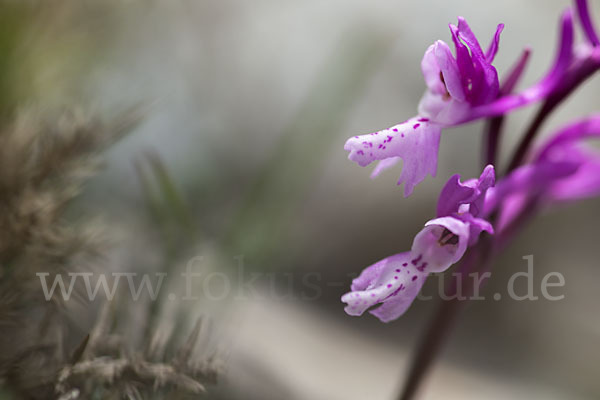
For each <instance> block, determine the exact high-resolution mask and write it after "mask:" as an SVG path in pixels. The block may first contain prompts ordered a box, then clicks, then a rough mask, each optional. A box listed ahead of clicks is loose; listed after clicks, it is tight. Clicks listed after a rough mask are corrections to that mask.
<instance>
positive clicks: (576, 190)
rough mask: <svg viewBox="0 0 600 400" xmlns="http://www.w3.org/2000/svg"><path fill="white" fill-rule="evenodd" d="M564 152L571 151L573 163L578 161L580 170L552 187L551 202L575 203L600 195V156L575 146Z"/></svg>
mask: <svg viewBox="0 0 600 400" xmlns="http://www.w3.org/2000/svg"><path fill="white" fill-rule="evenodd" d="M564 150H565V151H569V153H570V157H569V159H570V160H571V161H575V159H578V163H579V168H578V169H577V171H576V172H575V173H574V174H572V175H570V176H568V177H566V178H564V179H560V180H558V181H556V182H555V183H554V184H553V185H552V186H551V187H550V191H549V197H550V198H551V201H573V200H580V199H584V198H588V197H594V196H598V195H600V154H598V152H597V151H591V150H589V149H583V148H581V149H579V148H576V147H575V146H571V148H570V149H564Z"/></svg>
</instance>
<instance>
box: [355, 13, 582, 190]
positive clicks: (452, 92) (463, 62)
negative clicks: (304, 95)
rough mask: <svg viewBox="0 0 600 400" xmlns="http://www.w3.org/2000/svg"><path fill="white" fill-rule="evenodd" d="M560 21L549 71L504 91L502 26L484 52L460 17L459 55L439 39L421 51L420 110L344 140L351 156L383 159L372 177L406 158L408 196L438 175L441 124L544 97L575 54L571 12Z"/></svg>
mask: <svg viewBox="0 0 600 400" xmlns="http://www.w3.org/2000/svg"><path fill="white" fill-rule="evenodd" d="M561 21H562V23H561V26H562V31H561V35H560V38H561V41H560V46H559V51H558V55H557V58H556V62H555V64H554V66H553V68H552V69H551V70H550V72H549V73H548V74H547V75H546V76H545V77H544V78H543V79H542V80H541V81H540V82H539V83H538V84H536V85H534V86H532V87H530V88H528V89H525V90H524V91H523V92H521V93H517V94H504V93H502V94H501V93H500V89H499V82H498V73H497V71H496V68H495V67H494V66H493V65H492V62H493V60H494V57H495V56H496V53H497V52H498V49H499V42H500V34H501V32H502V31H503V29H504V25H503V24H500V25H498V27H497V28H496V32H495V34H494V36H493V38H492V40H491V43H490V45H489V46H488V48H487V50H486V51H485V52H484V51H483V49H482V47H481V45H480V44H479V41H478V40H477V38H476V37H475V35H474V34H473V32H472V31H471V29H470V27H469V25H468V24H467V22H466V21H465V19H464V18H462V17H459V18H458V24H457V25H452V24H451V25H450V32H451V34H452V41H453V43H454V47H455V54H456V56H455V55H454V54H453V53H452V51H451V49H450V47H449V46H448V45H447V44H446V43H445V42H443V41H441V40H438V41H436V42H435V43H434V44H432V45H431V46H429V48H428V49H427V50H426V52H425V55H424V56H423V59H422V61H421V70H422V72H423V77H424V80H425V83H426V86H427V89H426V91H425V94H424V95H423V97H422V98H421V101H420V102H419V106H418V115H417V116H415V117H413V118H410V119H408V120H407V121H405V122H403V123H401V124H398V125H396V126H393V127H391V128H389V129H384V130H382V131H378V132H373V133H370V134H366V135H360V136H354V137H352V138H350V139H348V140H347V142H346V144H345V145H344V149H345V150H346V151H348V152H349V155H348V158H349V159H350V160H351V161H354V162H356V163H357V164H359V165H360V166H366V165H369V164H370V163H372V162H374V161H380V164H379V165H378V166H377V167H376V168H375V170H374V171H373V173H372V175H371V176H372V177H376V176H378V175H379V174H380V173H381V172H382V171H383V170H385V169H387V168H390V167H392V166H394V165H395V164H397V163H398V161H399V160H402V161H403V166H402V173H401V175H400V178H399V180H398V184H399V185H400V184H403V183H404V195H405V196H409V195H410V194H411V193H412V192H413V189H414V187H415V186H416V185H417V184H419V183H420V182H421V181H423V180H424V179H425V178H426V177H427V175H431V176H435V175H436V170H437V157H438V151H439V145H440V138H441V131H442V129H443V128H445V127H449V126H453V125H459V124H463V123H466V122H469V121H472V120H475V119H479V118H486V117H490V116H496V115H501V114H504V113H506V112H508V111H510V110H512V109H514V108H517V107H521V106H525V105H527V104H530V103H531V102H534V101H537V100H540V99H541V98H543V97H544V96H547V95H548V93H550V92H551V91H552V90H554V89H555V88H556V87H557V85H558V84H559V83H560V80H561V78H562V77H563V76H564V73H565V71H566V70H567V68H568V66H569V64H570V62H571V59H572V55H573V49H572V48H573V18H572V12H571V11H570V10H569V11H567V12H566V13H565V14H564V15H563V18H562V20H561ZM525 60H526V58H525ZM519 62H522V61H521V60H520V61H519ZM521 70H522V68H521Z"/></svg>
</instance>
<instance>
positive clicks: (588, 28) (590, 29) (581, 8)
mask: <svg viewBox="0 0 600 400" xmlns="http://www.w3.org/2000/svg"><path fill="white" fill-rule="evenodd" d="M575 3H576V4H577V14H578V15H579V20H580V21H581V26H582V27H583V31H584V32H585V34H586V36H587V38H588V40H589V41H590V43H591V44H592V46H599V45H600V39H598V34H597V33H596V30H595V29H594V24H593V23H592V19H591V18H590V12H589V10H588V4H587V0H576V1H575Z"/></svg>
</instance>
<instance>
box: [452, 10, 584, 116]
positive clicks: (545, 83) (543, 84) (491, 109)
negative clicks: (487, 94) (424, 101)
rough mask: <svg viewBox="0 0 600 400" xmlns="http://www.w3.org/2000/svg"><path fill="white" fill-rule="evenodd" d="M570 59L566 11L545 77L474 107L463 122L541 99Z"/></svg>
mask: <svg viewBox="0 0 600 400" xmlns="http://www.w3.org/2000/svg"><path fill="white" fill-rule="evenodd" d="M572 59H573V14H572V12H571V10H567V11H566V12H565V13H564V14H563V16H562V19H561V33H560V46H559V50H558V54H557V56H556V61H555V63H554V66H553V67H552V69H551V70H550V71H549V72H548V73H547V74H546V76H545V77H544V78H543V79H542V80H541V81H539V82H538V83H537V84H535V85H533V86H532V87H530V88H528V89H525V90H524V91H522V92H521V93H518V94H514V95H509V96H502V97H500V98H499V99H498V100H496V101H493V102H491V103H488V104H483V105H480V106H477V107H474V108H473V110H472V113H471V114H470V116H469V117H468V118H467V119H466V120H465V121H463V122H468V121H472V120H475V119H479V118H484V117H493V116H497V115H502V114H505V113H506V112H508V111H510V110H513V109H515V108H518V107H522V106H525V105H527V104H530V103H532V102H535V101H538V100H540V99H543V98H544V97H546V96H547V95H548V94H550V93H551V92H552V91H553V90H555V89H556V87H557V86H558V85H560V84H561V82H562V80H563V79H564V74H565V72H566V71H567V68H568V67H569V65H570V63H571V60H572Z"/></svg>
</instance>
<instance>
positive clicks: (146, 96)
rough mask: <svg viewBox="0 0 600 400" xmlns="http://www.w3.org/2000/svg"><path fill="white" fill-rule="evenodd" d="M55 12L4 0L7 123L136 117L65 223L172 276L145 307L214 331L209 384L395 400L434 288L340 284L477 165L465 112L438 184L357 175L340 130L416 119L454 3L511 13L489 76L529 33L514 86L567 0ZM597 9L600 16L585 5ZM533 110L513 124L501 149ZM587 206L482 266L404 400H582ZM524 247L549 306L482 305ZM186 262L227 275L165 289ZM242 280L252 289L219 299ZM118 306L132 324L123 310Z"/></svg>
mask: <svg viewBox="0 0 600 400" xmlns="http://www.w3.org/2000/svg"><path fill="white" fill-rule="evenodd" d="M52 3H53V4H50V2H47V3H46V2H37V1H23V2H12V1H4V2H2V3H1V10H0V20H1V21H0V52H1V53H2V65H1V66H0V68H1V70H0V72H1V73H0V87H1V91H0V102H1V104H2V106H3V109H4V110H5V111H4V113H3V115H4V114H6V115H10V113H9V110H14V109H15V108H18V107H22V106H28V105H35V106H37V107H42V108H61V107H73V106H82V107H85V108H86V109H91V110H93V112H94V113H96V114H97V115H100V116H102V117H104V118H111V116H114V115H116V114H118V113H119V112H120V111H122V110H124V109H127V108H129V107H131V106H134V105H140V104H141V108H142V109H143V116H142V119H141V122H140V123H139V124H138V125H137V127H136V128H135V129H134V130H133V131H132V132H131V133H130V134H129V135H128V136H126V137H125V138H124V139H122V140H121V141H119V142H118V143H117V144H116V145H114V146H113V147H111V149H110V150H109V151H108V152H107V153H106V154H105V162H104V168H103V170H102V171H101V173H100V174H99V175H98V176H97V177H95V178H94V179H92V180H91V181H90V182H89V183H88V184H87V185H86V186H85V190H84V191H83V194H82V196H81V197H80V198H79V199H78V200H77V201H76V203H75V204H74V205H72V207H71V208H70V209H69V218H72V219H74V220H77V219H80V218H82V217H83V216H85V217H86V218H87V217H89V216H93V217H98V218H101V219H102V221H103V223H104V225H105V226H106V228H107V229H108V231H109V232H110V237H111V239H112V240H113V241H114V242H115V243H114V244H113V245H112V246H111V247H110V251H108V252H107V254H106V258H107V262H106V266H107V268H111V269H113V270H114V271H131V270H132V269H133V270H135V271H138V272H157V271H158V272H161V271H163V272H168V273H169V279H168V280H167V281H166V282H165V285H166V287H167V288H170V289H171V293H174V294H177V296H176V297H177V300H175V301H170V302H169V301H166V302H165V304H166V305H165V306H161V310H162V311H161V313H162V315H165V316H174V315H177V318H178V320H182V321H184V325H186V326H189V325H190V324H191V325H193V323H194V320H195V319H196V318H197V317H198V316H204V317H205V318H207V319H208V320H209V321H210V324H209V325H210V328H209V329H210V331H211V333H210V336H211V339H210V342H211V344H210V346H212V347H211V348H214V349H217V350H218V353H219V354H220V357H222V359H223V365H224V367H223V372H222V375H221V376H220V377H219V381H218V384H217V385H214V386H209V388H208V394H207V395H205V397H206V398H215V399H242V398H243V399H331V400H333V399H346V400H348V399H365V398H368V399H392V398H394V395H395V393H396V392H397V391H398V390H399V388H400V385H401V383H402V382H403V379H404V374H405V373H406V370H407V368H408V363H409V360H410V355H411V354H412V351H413V349H414V347H415V345H416V343H417V341H418V339H419V337H420V335H422V333H423V330H424V328H425V326H426V324H427V322H428V320H429V319H430V318H431V317H432V315H433V311H434V310H435V307H436V306H437V305H438V301H439V300H438V298H437V297H438V296H437V295H436V293H437V290H436V288H437V285H438V279H431V280H429V281H428V284H427V285H426V287H425V288H424V292H425V293H427V294H431V295H432V296H433V298H434V299H433V300H430V301H417V302H416V303H415V304H414V305H413V306H412V307H411V309H410V310H409V311H408V312H407V314H406V315H405V316H403V317H402V318H400V319H399V320H397V321H395V322H392V323H390V324H382V323H380V322H379V321H378V320H377V319H375V318H374V317H372V316H370V315H365V316H364V317H362V318H352V317H349V316H347V315H346V314H345V313H344V311H343V304H342V303H341V302H340V300H339V298H340V296H341V295H342V294H343V293H345V292H346V291H347V290H348V288H349V285H350V282H351V279H352V277H353V276H355V275H356V274H358V273H359V272H360V271H361V270H362V269H363V268H364V267H365V266H367V265H370V264H372V263H373V262H375V261H377V260H379V259H381V258H383V257H385V256H387V255H391V254H394V253H398V252H401V251H405V250H407V249H408V248H409V247H410V245H411V242H412V238H413V236H414V234H415V233H416V232H418V231H419V230H420V229H421V227H422V225H423V223H424V222H425V221H427V220H428V219H430V218H432V217H433V214H434V212H435V204H436V201H437V195H438V193H439V190H440V188H441V186H442V185H443V183H444V182H445V181H446V180H447V179H448V177H450V176H451V175H452V174H454V173H460V174H461V175H462V176H463V177H464V178H471V177H475V176H477V175H478V174H479V171H480V170H481V155H480V149H481V146H482V141H481V134H480V133H481V131H482V129H483V123H481V122H478V123H473V124H470V125H468V126H461V127H459V128H453V129H447V130H445V131H444V133H443V136H442V145H441V150H440V162H439V166H438V176H437V178H435V179H432V178H429V179H427V180H426V181H425V182H424V183H422V184H421V185H419V186H418V188H417V189H416V190H415V192H414V194H413V195H412V196H411V197H410V198H403V196H402V190H401V188H398V187H396V186H395V181H396V180H397V178H398V176H399V173H400V169H399V168H394V169H392V170H390V171H387V172H386V173H384V174H383V176H381V177H380V178H378V179H377V180H370V179H369V173H370V167H367V168H360V167H358V166H357V165H356V164H354V163H352V162H350V161H348V160H347V159H346V156H347V153H346V152H345V151H343V144H344V141H345V139H346V138H347V137H349V136H352V135H355V134H361V133H365V132H371V131H374V130H379V129H383V128H386V127H389V126H392V125H394V124H396V123H399V122H401V121H404V120H405V119H407V118H409V117H411V116H413V115H415V114H416V107H417V104H418V101H419V99H420V96H421V95H422V93H423V91H424V88H425V86H424V83H423V79H422V75H421V72H420V60H421V57H422V55H423V53H424V51H425V49H426V48H427V47H428V46H429V45H430V44H431V43H433V42H434V41H435V40H438V39H442V40H444V41H446V42H450V34H449V30H448V23H450V22H453V23H455V22H456V17H457V16H459V15H460V16H464V17H465V18H466V19H467V20H468V21H469V24H470V25H471V28H472V29H473V31H474V32H475V34H476V35H477V36H478V38H479V39H480V40H481V41H482V42H483V43H484V44H487V43H488V40H489V38H491V36H492V35H493V33H494V31H495V28H496V25H497V24H498V23H500V22H503V23H505V24H506V28H505V30H504V32H503V34H502V40H501V47H500V52H499V54H498V57H497V61H496V63H495V65H496V67H497V68H498V71H499V73H500V76H502V74H503V72H506V71H507V69H508V68H509V67H510V65H511V64H512V63H513V62H514V60H516V59H517V57H518V56H519V53H520V51H521V49H523V48H524V47H525V46H530V47H531V48H532V49H533V54H532V57H531V60H530V65H529V67H528V69H527V71H526V75H525V77H524V79H523V82H522V84H521V86H522V87H524V86H527V85H529V84H532V83H533V82H535V81H536V79H538V78H539V77H540V76H542V74H543V73H544V71H545V70H546V68H547V67H548V66H549V65H550V63H551V61H552V59H553V57H554V49H555V45H556V39H557V35H558V33H557V24H558V18H559V15H560V13H561V12H562V10H564V9H565V7H568V6H570V3H569V2H568V1H566V0H565V1H558V0H552V1H548V0H535V1H529V2H522V1H516V0H505V1H502V2H489V3H485V4H484V3H482V2H480V1H475V0H461V1H454V2H446V1H437V2H434V1H421V0H419V1H417V0H407V1H389V0H373V1H369V2H365V1H361V0H329V1H317V0H302V1H288V0H254V1H252V2H249V1H243V0H170V1H158V0H153V1H133V0H129V1H126V0H122V1H116V0H111V1H104V2H95V1H67V2H52ZM592 6H594V7H595V11H596V13H595V15H596V16H598V18H597V19H598V20H599V21H600V14H599V13H600V5H597V4H596V3H594V2H592ZM599 90H600V85H599V82H598V81H597V80H592V81H590V82H589V83H588V84H586V85H584V87H583V88H582V89H580V90H579V91H578V92H577V93H576V94H575V95H574V96H572V98H570V99H569V100H568V101H567V102H566V103H565V104H564V105H563V106H561V107H560V109H559V110H558V111H557V112H556V113H555V114H554V116H553V117H552V118H551V119H550V120H549V122H548V124H546V126H545V127H544V130H543V131H544V135H547V134H549V133H550V132H551V131H552V129H553V127H557V126H560V125H561V124H562V123H564V122H566V121H568V120H570V119H572V118H575V117H579V116H584V115H586V114H588V113H591V112H593V111H598V105H599V104H598V101H597V100H598V93H599ZM533 111H535V106H534V107H530V108H528V109H525V110H520V111H518V112H516V113H514V114H513V115H512V116H511V118H510V119H509V120H508V123H507V124H506V131H505V136H504V140H503V143H502V151H503V153H502V154H503V157H502V159H501V161H502V162H506V160H507V159H508V157H509V155H510V151H511V150H512V148H513V146H514V145H515V144H516V143H517V141H518V139H519V135H520V134H521V133H522V132H523V130H524V127H525V126H526V123H527V121H528V118H529V117H530V116H531V114H532V112H533ZM3 118H8V117H7V116H5V117H3ZM599 207H600V201H599V200H598V199H594V200H588V201H585V202H583V203H579V204H577V205H576V206H565V207H562V208H560V209H554V210H551V211H550V212H548V213H546V214H544V215H543V216H541V217H539V218H537V219H536V220H535V221H534V222H533V223H532V224H531V225H530V226H529V227H528V228H527V229H526V230H525V231H524V232H523V233H522V234H520V235H519V236H518V238H517V240H516V241H515V243H513V244H512V245H511V246H510V247H509V248H508V250H507V251H506V252H505V254H504V255H503V256H502V257H501V258H500V259H498V260H497V262H496V263H495V265H494V269H493V274H492V279H490V281H489V283H488V285H487V286H486V287H485V289H484V291H483V295H484V296H486V298H487V300H486V301H478V302H472V303H471V304H469V305H468V307H467V308H466V309H464V311H463V312H462V314H461V316H460V319H459V321H458V322H457V324H456V326H455V329H454V330H453V331H452V332H449V333H448V338H447V345H446V347H445V348H444V351H443V352H442V354H441V355H440V358H439V360H438V363H437V364H436V365H435V367H434V370H433V372H432V374H431V375H430V376H429V377H428V379H427V380H426V381H425V384H424V386H423V390H422V391H421V392H420V395H421V398H423V399H438V398H444V399H455V398H456V399H481V398H486V399H506V398H532V399H537V398H539V399H563V398H569V399H592V398H598V396H600V382H599V381H598V379H597V364H598V360H599V359H600V347H599V346H598V342H599V340H600V319H599V317H598V304H599V301H600V291H598V289H597V284H596V282H600V269H599V268H598V266H599V265H598V258H597V254H598V253H597V251H598V248H597V241H598V230H597V227H596V226H595V223H596V222H597V221H598V211H599V210H600V208H599ZM527 255H534V267H535V268H534V271H535V273H534V287H535V288H536V291H537V294H538V295H539V294H540V292H539V287H540V284H541V281H542V278H543V276H544V275H545V274H547V273H548V272H554V271H557V272H560V273H562V274H563V275H564V277H565V281H566V285H565V287H564V288H562V289H560V290H562V294H564V295H565V298H564V299H563V300H561V301H556V302H551V301H548V300H544V299H540V300H538V301H521V302H518V301H514V300H509V299H502V300H500V301H495V300H493V298H492V294H494V293H496V292H502V293H505V292H506V284H507V281H508V279H509V277H510V276H511V275H512V274H513V273H515V272H517V271H525V270H526V266H527V264H526V261H525V260H523V256H527ZM194 257H202V259H201V260H200V259H198V258H194ZM192 259H195V260H196V261H198V260H200V261H198V269H199V270H201V271H203V273H205V274H208V273H209V272H212V273H215V272H218V273H222V274H225V275H226V276H227V277H228V282H229V283H230V284H231V287H230V289H231V290H229V291H228V292H227V295H223V296H207V293H206V292H207V290H209V289H210V291H211V293H221V292H222V291H223V290H224V288H225V289H226V288H227V287H224V286H223V285H224V284H223V280H219V279H213V280H211V282H212V283H210V284H208V283H207V281H206V280H203V279H202V278H200V279H198V280H197V281H195V283H194V285H195V286H194V288H195V292H194V294H196V295H198V296H199V297H200V299H199V300H197V301H180V298H181V297H182V296H183V294H184V293H185V288H184V287H183V284H182V282H181V279H180V275H179V274H180V273H181V272H182V271H184V270H185V267H186V266H187V265H188V262H189V260H192ZM240 260H241V261H240ZM194 265H195V264H194ZM240 265H242V266H243V267H240ZM253 274H254V275H253ZM257 274H260V275H257ZM253 276H259V277H258V278H256V279H253V278H252V277H253ZM248 281H252V283H251V285H244V282H246V283H247V282H248ZM249 286H251V292H252V293H251V295H244V296H238V295H237V294H238V293H239V290H243V291H245V292H244V293H246V291H249ZM163 290H167V289H163ZM220 291H221V292H220ZM165 293H168V291H167V292H165ZM215 297H218V299H215ZM97 309H98V307H97V305H96V306H95V305H94V304H91V305H88V306H85V307H78V308H77V310H78V311H76V312H74V313H73V314H71V315H72V316H71V317H70V318H71V319H70V322H69V324H70V326H71V329H72V331H73V332H74V333H73V336H74V337H79V338H80V337H82V336H83V335H85V333H86V332H87V331H88V330H89V329H90V326H92V325H93V320H94V315H95V313H96V311H97ZM122 311H123V313H124V317H123V318H126V319H132V320H135V319H136V315H138V314H136V311H135V307H134V306H131V307H126V308H124V309H123V310H122ZM165 318H166V317H165ZM173 318H175V317H173ZM179 326H180V325H177V327H179ZM174 329H179V328H174ZM7 396H8V395H7ZM7 398H10V397H7Z"/></svg>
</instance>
